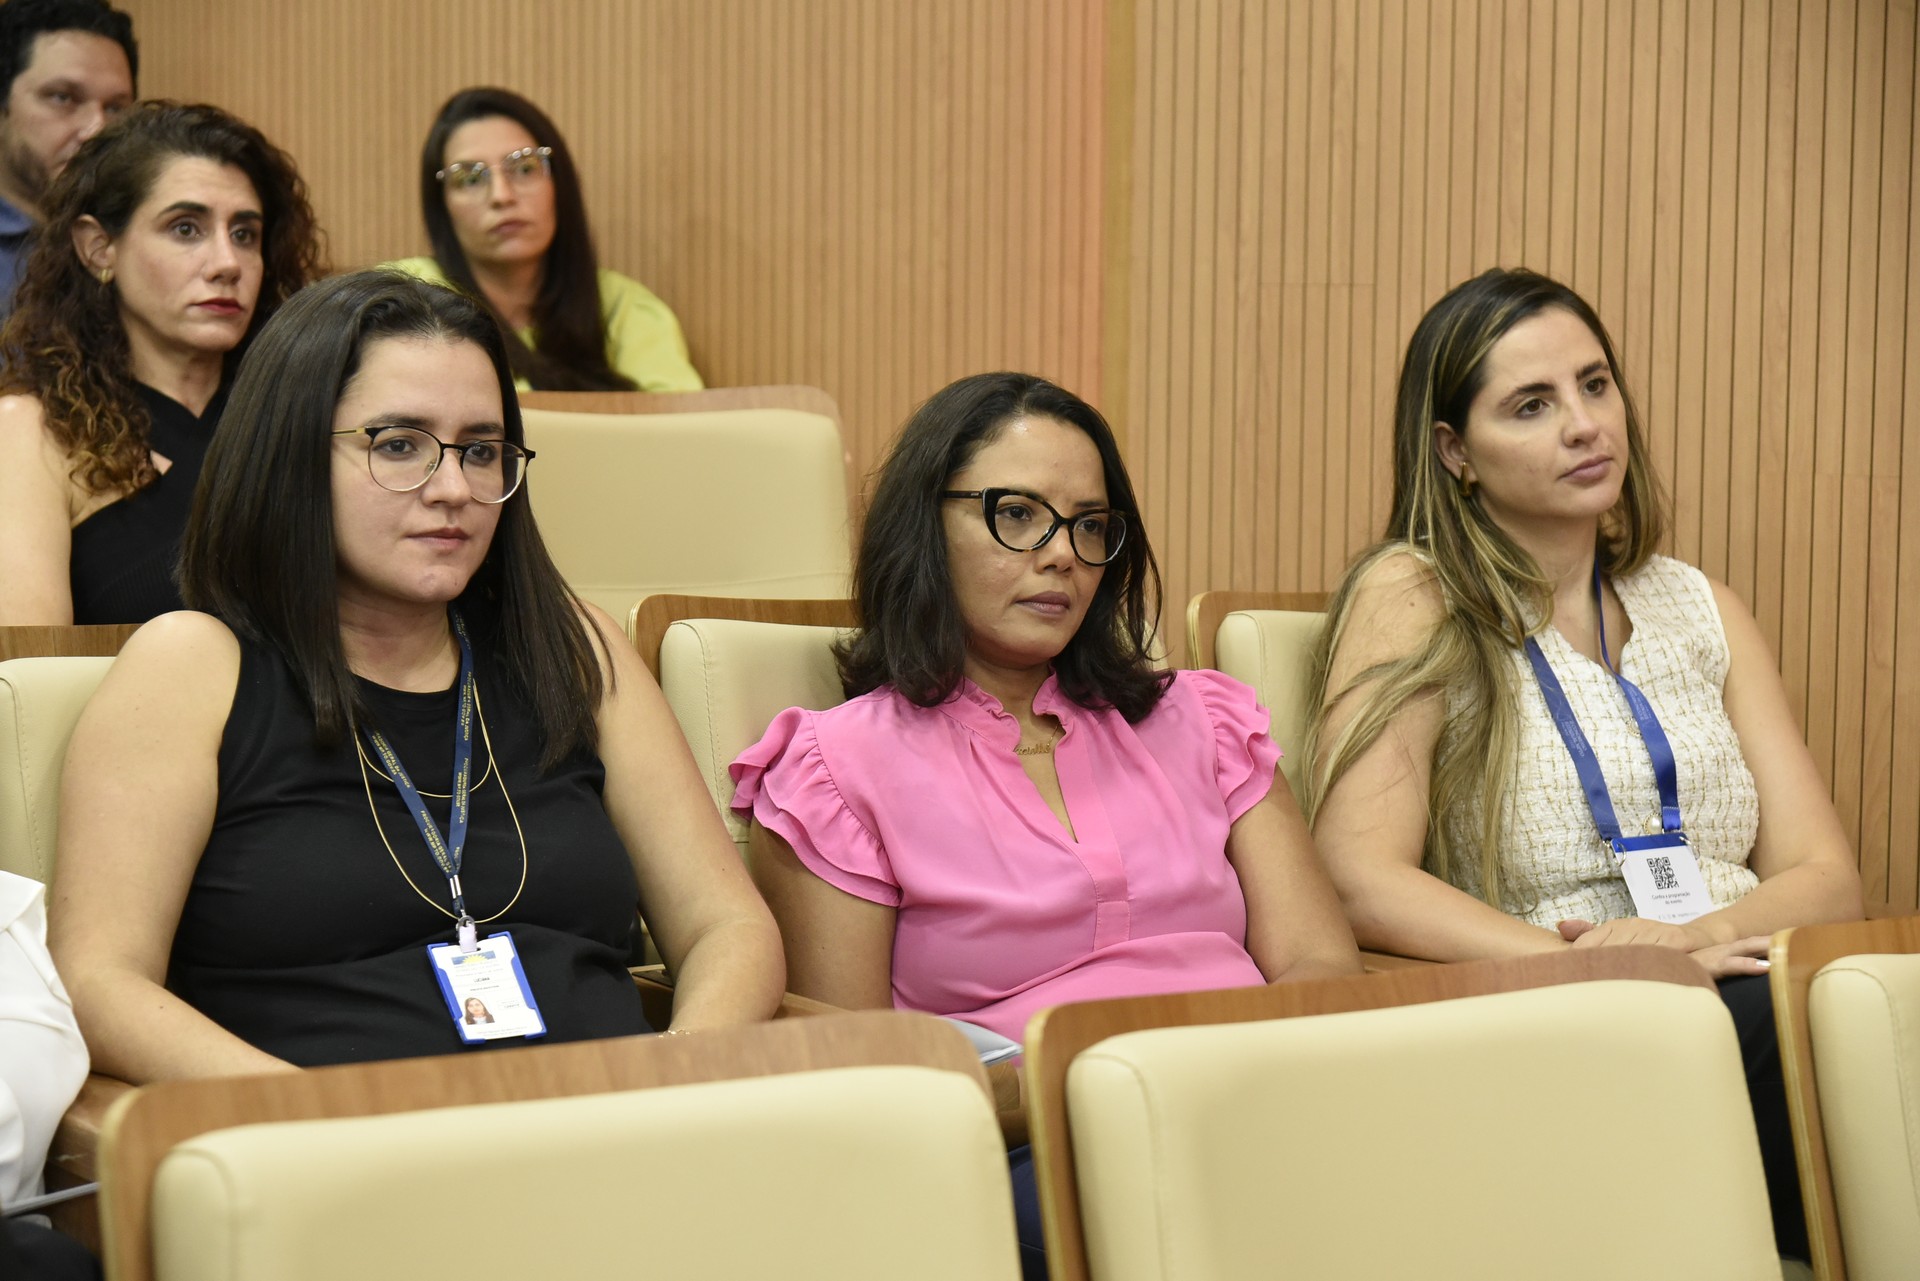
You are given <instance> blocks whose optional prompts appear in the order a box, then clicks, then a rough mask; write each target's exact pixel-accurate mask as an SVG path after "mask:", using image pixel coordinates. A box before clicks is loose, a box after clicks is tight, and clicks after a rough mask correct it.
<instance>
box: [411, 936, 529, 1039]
mask: <svg viewBox="0 0 1920 1281" xmlns="http://www.w3.org/2000/svg"><path fill="white" fill-rule="evenodd" d="M427 955H428V957H430V958H431V959H432V961H433V972H434V976H435V977H436V978H438V979H439V980H440V994H441V995H442V996H443V997H445V998H446V1001H447V1011H448V1013H450V1014H452V1016H453V1028H454V1031H456V1032H458V1033H459V1034H460V1039H461V1041H463V1042H464V1043H466V1044H468V1045H480V1044H482V1043H484V1042H487V1041H500V1040H506V1039H508V1038H511V1037H536V1036H545V1035H546V1034H547V1024H546V1020H544V1019H542V1018H541V1017H540V1006H539V1003H538V1002H536V1001H535V1000H534V999H533V989H532V988H531V987H529V986H528V985H527V974H526V971H525V970H523V969H521V968H520V954H519V953H518V952H516V951H515V950H514V946H513V935H511V934H509V933H507V932H505V931H502V932H501V933H499V934H490V935H488V936H487V937H486V938H484V939H481V940H480V946H479V947H478V948H476V949H475V950H474V951H471V952H463V951H461V950H460V946H459V945H458V944H457V943H434V944H430V945H429V946H428V947H427Z"/></svg>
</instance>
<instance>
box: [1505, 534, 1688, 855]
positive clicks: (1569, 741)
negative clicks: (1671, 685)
mask: <svg viewBox="0 0 1920 1281" xmlns="http://www.w3.org/2000/svg"><path fill="white" fill-rule="evenodd" d="M1593 602H1594V607H1595V609H1596V611H1597V612H1598V613H1599V615H1600V658H1601V660H1602V661H1603V663H1604V664H1605V666H1606V669H1607V672H1608V673H1609V674H1610V675H1611V676H1612V677H1613V679H1614V681H1615V682H1616V683H1618V684H1619V686H1620V692H1621V693H1622V694H1624V695H1626V699H1627V710H1629V711H1630V712H1632V713H1633V719H1634V721H1635V723H1637V724H1638V725H1639V726H1640V739H1641V741H1642V742H1643V743H1645V744H1646V748H1647V756H1648V758H1649V759H1650V760H1651V761H1652V762H1653V781H1654V785H1655V786H1656V787H1658V788H1659V789H1660V828H1661V830H1662V831H1664V832H1667V833H1670V834H1671V833H1678V832H1679V831H1680V769H1679V766H1678V765H1677V764H1675V762H1674V759H1673V745H1672V744H1671V743H1669V742H1668V741H1667V732H1666V731H1665V730H1663V729H1661V728H1660V718H1659V717H1658V716H1655V715H1654V713H1653V704H1651V703H1649V702H1647V696H1646V695H1645V694H1642V693H1641V692H1640V690H1639V688H1638V687H1637V686H1635V685H1634V683H1633V682H1632V681H1630V680H1628V679H1627V678H1626V677H1624V676H1622V675H1621V674H1620V673H1619V672H1617V671H1614V669H1613V660H1612V658H1611V657H1609V656H1608V654H1607V616H1606V608H1605V604H1604V602H1603V601H1602V600H1601V597H1600V565H1599V563H1598V562H1597V561H1596V562H1595V564H1594V567H1593ZM1527 661H1528V662H1529V663H1531V664H1533V675H1534V678H1535V679H1536V680H1538V681H1539V682H1540V695H1541V697H1543V698H1545V699H1546V700H1547V711H1548V713H1549V714H1550V715H1552V717H1553V724H1554V727H1555V728H1556V729H1558V730H1559V731H1560V741H1561V742H1563V743H1565V744H1566V745H1567V754H1568V755H1569V756H1571V757H1573V768H1574V771H1575V772H1576V773H1578V774H1579V775H1580V787H1581V790H1583V791H1584V792H1586V794H1587V808H1588V809H1590V810H1592V811H1593V825H1594V826H1595V827H1597V828H1599V829H1600V838H1601V839H1602V840H1604V841H1606V842H1608V843H1609V844H1611V843H1613V842H1616V841H1618V840H1619V839H1620V823H1619V820H1618V819H1616V818H1615V817H1614V813H1613V797H1612V795H1611V794H1609V793H1608V791H1607V780H1606V778H1605V776H1604V775H1602V774H1601V773H1600V764H1599V762H1598V761H1596V760H1595V759H1594V755H1593V745H1592V744H1591V743H1589V742H1588V741H1587V736H1586V734H1585V732H1583V731H1582V730H1581V728H1580V719H1579V718H1578V717H1577V716H1575V715H1574V714H1573V706H1572V704H1570V703H1569V702H1567V695H1566V691H1565V690H1563V689H1561V688H1560V681H1559V678H1558V677H1556V676H1555V675H1554V674H1553V668H1552V666H1551V665H1550V664H1548V662H1547V656H1546V655H1545V654H1543V653H1541V652H1540V645H1539V643H1538V642H1537V641H1535V640H1534V639H1533V637H1531V636H1529V637H1527Z"/></svg>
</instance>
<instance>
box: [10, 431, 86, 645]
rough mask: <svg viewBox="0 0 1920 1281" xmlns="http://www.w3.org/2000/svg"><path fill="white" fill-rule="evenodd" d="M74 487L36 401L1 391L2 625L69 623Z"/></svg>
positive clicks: (61, 624)
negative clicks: (69, 562) (69, 576)
mask: <svg viewBox="0 0 1920 1281" xmlns="http://www.w3.org/2000/svg"><path fill="white" fill-rule="evenodd" d="M76 489H77V487H76V486H75V485H74V483H73V481H72V479H71V478H70V477H69V476H68V474H67V458H66V454H65V452H64V451H63V450H61V449H60V447H59V446H58V445H56V444H55V443H54V441H53V438H52V437H51V436H50V435H48V434H47V430H46V426H45V421H44V419H43V418H42V416H41V412H40V402H39V400H38V399H36V398H35V397H32V396H0V627H4V626H13V625H20V624H41V625H51V626H65V625H66V624H68V623H71V622H72V621H73V595H72V591H71V589H70V588H69V586H68V584H67V564H68V555H69V552H70V549H71V546H72V541H73V540H72V532H71V531H72V528H73V520H74V513H73V504H74V500H75V497H76Z"/></svg>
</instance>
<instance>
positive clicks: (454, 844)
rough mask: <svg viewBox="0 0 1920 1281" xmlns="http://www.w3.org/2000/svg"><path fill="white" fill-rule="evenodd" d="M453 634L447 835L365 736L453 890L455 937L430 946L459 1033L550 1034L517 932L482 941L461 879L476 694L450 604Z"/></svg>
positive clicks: (480, 1038) (461, 625)
mask: <svg viewBox="0 0 1920 1281" xmlns="http://www.w3.org/2000/svg"><path fill="white" fill-rule="evenodd" d="M448 616H449V618H450V620H451V622H452V624H453V632H454V636H455V637H456V638H457V639H458V640H459V642H460V677H459V682H458V684H459V689H460V710H459V713H458V719H457V721H456V723H455V730H454V737H453V797H452V802H453V803H452V810H451V813H450V814H449V815H448V822H447V831H446V834H445V835H444V836H443V835H442V834H441V832H440V825H439V824H438V823H436V822H435V821H434V819H433V815H432V814H431V813H429V812H428V811H427V803H426V802H425V801H424V800H423V799H421V796H420V789H419V788H417V787H415V786H414V783H413V779H412V777H411V776H410V775H408V773H407V771H406V767H405V766H404V765H402V764H401V763H400V755H399V753H397V752H395V751H394V750H393V745H392V744H391V743H389V742H387V739H386V736H385V735H384V734H382V733H380V731H378V730H375V729H369V730H367V731H366V738H367V742H368V744H369V745H371V746H372V748H373V750H374V753H375V755H377V756H378V757H379V758H380V764H381V766H382V767H383V768H384V769H385V770H386V772H387V777H388V778H390V779H392V780H393V786H394V788H395V790H397V791H398V792H399V793H400V799H401V800H402V801H404V802H405V803H406V806H407V811H408V813H410V814H412V815H413V821H414V823H415V825H416V826H418V827H419V829H420V836H421V838H422V839H423V840H425V841H426V843H427V850H428V852H429V853H431V854H432V855H433V861H434V863H435V864H436V865H438V867H439V868H440V871H441V873H442V874H443V875H445V876H446V878H447V889H448V891H449V893H450V894H451V895H452V898H453V917H454V923H455V924H454V934H455V942H453V943H434V944H430V945H429V946H428V947H427V955H428V959H429V960H430V961H431V962H432V963H433V969H434V974H435V976H436V977H437V978H438V979H439V982H440V992H441V995H442V996H443V997H445V998H446V1002H447V1009H448V1011H449V1012H450V1013H451V1014H452V1015H453V1022H454V1027H455V1029H456V1030H457V1031H458V1032H459V1033H460V1039H461V1040H462V1041H463V1042H465V1043H466V1044H469V1045H474V1044H479V1043H481V1042H484V1041H493V1040H500V1039H503V1038H506V1037H535V1036H544V1035H546V1031H547V1027H546V1022H545V1020H544V1019H542V1018H541V1016H540V1007H539V1005H538V1003H536V1002H535V1001H534V999H533V989H532V988H531V987H530V986H529V985H528V983H527V975H526V971H525V970H524V969H522V968H521V965H520V956H519V953H518V951H517V950H516V949H515V947H514V945H513V936H512V935H511V934H509V933H508V932H506V931H504V930H503V931H501V932H499V933H495V934H490V935H488V936H487V938H486V939H485V940H484V941H482V940H481V939H480V937H479V932H480V931H479V925H478V923H477V922H476V921H475V920H474V919H473V914H472V913H471V912H469V911H468V910H467V894H466V890H465V888H464V887H463V886H462V885H461V884H460V864H461V860H462V859H463V858H464V856H465V854H466V846H467V828H468V821H469V819H470V817H471V793H472V790H473V721H474V709H475V704H476V701H477V698H476V694H475V689H476V681H475V678H474V674H473V643H472V642H471V641H470V640H469V639H468V638H467V627H466V623H465V622H464V621H462V619H461V617H460V615H459V612H458V611H453V610H450V611H448Z"/></svg>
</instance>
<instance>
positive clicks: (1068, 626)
mask: <svg viewBox="0 0 1920 1281" xmlns="http://www.w3.org/2000/svg"><path fill="white" fill-rule="evenodd" d="M1009 484H1012V485H1018V486H1020V487H1021V488H1022V489H1023V491H1031V492H1032V493H1035V494H1038V495H1039V496H1040V497H1041V498H1043V499H1045V500H1046V501H1047V502H1049V503H1051V504H1052V505H1053V506H1054V507H1055V508H1056V509H1058V510H1060V511H1071V510H1076V509H1078V508H1087V509H1093V508H1098V507H1101V506H1104V504H1105V502H1106V492H1105V482H1104V479H1103V476H1102V470H1101V462H1100V457H1099V453H1098V450H1097V449H1096V448H1095V446H1094V444H1093V442H1092V440H1091V438H1089V437H1088V436H1086V435H1085V434H1084V433H1083V432H1081V431H1080V430H1079V429H1078V428H1075V427H1072V426H1069V425H1067V424H1065V423H1060V422H1056V421H1054V420H1052V419H1022V420H1018V421H1016V422H1015V423H1013V424H1010V425H1009V426H1007V427H1006V428H1004V429H1003V431H1002V432H1001V434H1000V435H999V436H998V437H997V438H995V439H994V440H993V441H992V442H990V443H989V444H987V445H985V446H984V447H982V448H981V449H980V450H979V451H978V452H977V453H976V454H975V455H974V457H973V459H972V461H971V462H970V463H969V464H968V465H967V466H966V467H964V468H962V469H961V470H960V471H958V472H956V473H954V475H953V476H952V477H951V487H952V488H954V489H958V490H971V489H976V488H979V487H981V486H983V485H988V486H991V485H1009ZM946 517H947V520H948V524H947V531H946V532H947V545H948V548H949V553H948V554H949V557H950V558H951V561H952V565H953V579H954V591H955V595H956V597H957V598H958V604H959V607H960V612H961V615H962V617H963V618H964V620H965V624H966V629H967V641H966V645H967V652H966V659H965V667H966V675H967V677H968V678H969V679H970V680H972V681H973V682H974V683H975V684H977V685H979V686H980V687H981V688H982V689H983V690H985V691H987V692H988V693H990V694H992V695H993V696H994V697H995V698H997V699H998V700H999V702H1000V705H1001V706H1002V707H1003V708H1005V709H1006V710H1007V711H1008V712H1009V713H1011V714H1013V716H1014V718H1015V719H1016V720H1017V721H1018V722H1019V723H1020V726H1021V741H1022V742H1028V741H1031V742H1035V743H1047V742H1050V741H1052V740H1053V739H1054V738H1055V737H1057V736H1058V734H1059V727H1058V725H1057V723H1056V722H1055V721H1054V719H1053V718H1052V717H1050V716H1042V715H1039V714H1037V713H1035V712H1034V711H1033V698H1034V695H1035V693H1037V691H1038V690H1039V687H1040V686H1041V684H1042V683H1044V681H1045V679H1046V676H1047V673H1048V670H1049V668H1048V664H1049V663H1050V662H1051V660H1052V659H1053V658H1054V657H1055V656H1056V655H1058V654H1059V652H1060V651H1061V649H1062V648H1063V647H1064V646H1065V644H1066V642H1067V640H1069V639H1070V638H1071V637H1072V636H1073V633H1074V631H1075V629H1077V628H1078V626H1079V625H1080V620H1081V619H1082V617H1084V615H1085V611H1086V608H1087V604H1088V602H1089V601H1090V600H1091V598H1092V595H1093V592H1094V590H1095V588H1096V586H1097V584H1098V583H1099V581H1100V574H1101V570H1100V569H1099V567H1097V566H1089V565H1087V564H1086V563H1085V562H1083V561H1080V560H1079V559H1078V558H1077V557H1076V555H1075V553H1074V551H1073V549H1072V546H1071V544H1070V540H1069V538H1068V537H1067V535H1066V533H1065V532H1064V531H1063V530H1056V531H1055V534H1054V536H1053V537H1052V538H1051V539H1049V540H1048V541H1047V542H1046V543H1045V544H1043V545H1042V546H1040V547H1038V548H1035V549H1034V550H1032V551H1027V552H1016V551H1012V550H1009V549H1008V548H1006V547H1004V546H1002V545H1001V544H999V543H997V542H995V541H994V540H993V538H992V537H991V535H990V534H989V533H988V530H987V526H986V523H985V521H984V519H983V514H982V511H981V509H980V508H979V506H977V505H974V506H971V507H966V506H963V505H962V504H961V503H960V502H955V503H954V504H952V505H951V508H950V510H949V511H948V512H947V513H946ZM1021 764H1022V765H1023V766H1024V767H1025V768H1026V770H1027V773H1028V776H1029V777H1030V778H1031V779H1032V780H1033V783H1034V786H1035V788H1036V789H1037V790H1038V791H1039V792H1040V795H1041V798H1042V799H1043V800H1044V801H1046V803H1047V805H1048V807H1049V808H1050V809H1052V810H1053V812H1054V815H1055V817H1056V818H1058V819H1059V821H1060V822H1061V824H1062V826H1063V827H1065V828H1066V829H1067V830H1068V831H1069V832H1071V831H1072V830H1073V821H1072V815H1071V813H1070V812H1069V810H1068V806H1067V802H1066V797H1065V795H1064V794H1063V793H1062V791H1061V789H1060V783H1059V778H1058V776H1057V775H1056V774H1055V772H1054V769H1053V761H1052V757H1051V756H1049V755H1046V754H1044V753H1037V754H1034V755H1030V756H1023V757H1021ZM751 841H752V844H751V856H752V858H751V861H752V864H753V875H754V880H755V883H756V884H758V885H759V887H760V891H761V893H762V895H764V896H765V898H766V900H767V902H768V904H769V905H770V906H771V907H772V908H773V913H774V916H775V918H776V919H778V921H779V922H780V927H781V934H782V936H783V938H784V939H785V941H786V948H787V974H788V982H789V984H790V985H791V987H792V989H793V990H794V991H795V992H797V993H799V994H801V995H802V996H809V997H812V998H814V999H815V1000H820V1001H825V1002H827V1003H829V1004H832V1005H838V1006H843V1007H847V1008H867V1007H884V1006H890V1005H891V1004H892V1003H893V994H892V986H893V941H894V927H895V911H894V909H893V908H891V907H889V906H887V905H885V904H880V903H874V902H870V901H868V900H865V899H861V898H858V897H856V896H854V895H852V894H848V893H846V892H845V891H843V890H840V889H838V888H836V887H834V886H832V885H830V884H828V883H827V882H826V881H824V880H822V879H821V878H819V877H817V876H815V875H814V874H813V873H812V872H811V871H809V870H808V869H807V867H806V866H805V865H804V864H803V863H801V862H800V860H799V858H798V856H796V855H795V854H794V852H793V850H792V848H791V847H790V846H789V845H788V844H787V843H786V842H785V841H784V840H782V839H781V838H780V837H779V836H778V835H777V834H775V833H773V832H769V831H767V830H766V829H765V828H763V827H762V826H761V825H760V824H758V823H755V824H754V825H753V829H752V836H751ZM1226 853H1227V858H1228V861H1229V862H1230V863H1231V864H1232V866H1233V868H1234V871H1235V873H1236V875H1237V876H1238V878H1239V881H1240V888H1241V892H1242V894H1243V895H1244V896H1245V898H1246V906H1247V940H1246V946H1247V951H1248V953H1249V954H1250V955H1251V956H1252V958H1253V960H1254V963H1255V964H1256V965H1257V966H1258V967H1259V968H1260V972H1261V974H1262V975H1264V976H1265V977H1266V978H1267V980H1268V981H1269V982H1278V981H1282V980H1293V979H1305V978H1319V977H1332V976H1337V975H1345V974H1357V973H1359V972H1360V958H1359V952H1358V950H1357V949H1356V947H1355V946H1354V942H1353V935H1352V932H1351V931H1350V930H1349V929H1348V928H1347V926H1346V922H1345V920H1344V919H1343V917H1342V916H1341V913H1340V910H1339V900H1338V898H1337V896H1336V895H1335V894H1334V892H1333V888H1332V885H1331V884H1330V882H1329V881H1328V879H1327V875H1326V872H1325V870H1324V869H1323V868H1322V867H1321V866H1320V862H1319V859H1318V857H1317V856H1316V855H1315V853H1314V849H1313V841H1312V837H1311V836H1310V835H1309V833H1308V832H1307V827H1306V823H1305V821H1304V819H1302V817H1301V815H1300V810H1299V807H1298V805H1296V804H1295V803H1294V798H1293V793H1292V791H1291V790H1289V788H1288V786H1287V783H1286V780H1285V779H1284V778H1283V777H1279V776H1278V775H1277V774H1276V777H1275V779H1274V782H1273V785H1272V787H1271V788H1269V790H1268V792H1267V795H1266V796H1265V798H1263V799H1262V800H1261V801H1260V803H1259V804H1257V805H1255V806H1254V807H1253V808H1252V809H1250V810H1248V811H1247V812H1246V813H1245V814H1243V815H1242V816H1241V817H1240V818H1239V819H1238V820H1237V821H1236V822H1235V823H1234V825H1233V827H1232V829H1231V830H1230V832H1229V834H1228V837H1227V849H1226Z"/></svg>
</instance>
